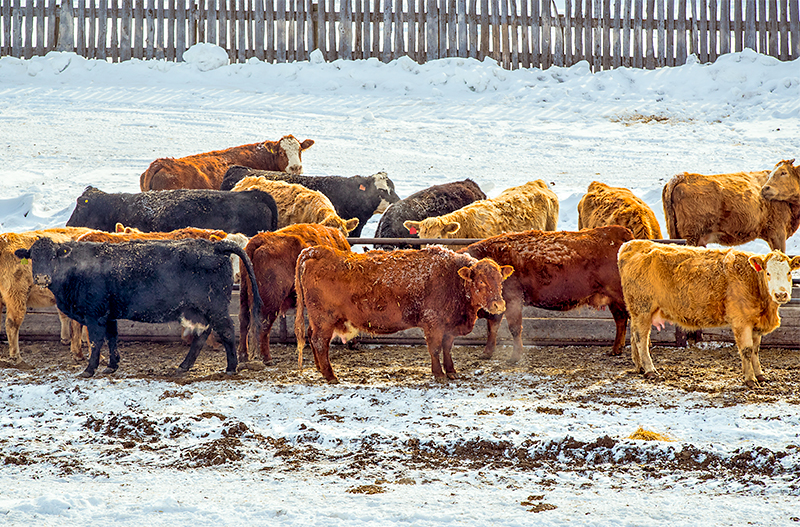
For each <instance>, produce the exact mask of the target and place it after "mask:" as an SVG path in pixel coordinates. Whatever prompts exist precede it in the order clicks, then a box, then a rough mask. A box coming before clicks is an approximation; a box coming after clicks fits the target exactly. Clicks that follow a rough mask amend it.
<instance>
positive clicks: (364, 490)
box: [347, 485, 386, 494]
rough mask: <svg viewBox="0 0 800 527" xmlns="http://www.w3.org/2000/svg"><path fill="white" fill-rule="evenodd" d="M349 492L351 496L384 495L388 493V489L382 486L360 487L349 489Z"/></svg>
mask: <svg viewBox="0 0 800 527" xmlns="http://www.w3.org/2000/svg"><path fill="white" fill-rule="evenodd" d="M347 492H349V493H350V494H383V493H384V492H386V488H385V487H381V486H380V485H360V486H358V487H353V488H351V489H347Z"/></svg>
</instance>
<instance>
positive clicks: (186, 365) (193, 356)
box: [176, 326, 236, 374]
mask: <svg viewBox="0 0 800 527" xmlns="http://www.w3.org/2000/svg"><path fill="white" fill-rule="evenodd" d="M210 334H211V326H208V327H207V328H206V329H205V331H203V332H202V333H200V334H199V335H195V337H194V338H193V339H192V344H191V346H189V351H188V352H187V353H186V357H185V358H184V359H183V362H181V363H180V365H179V366H178V371H177V372H176V373H178V374H181V373H186V372H187V371H189V370H190V369H191V368H192V366H194V363H195V361H197V356H198V355H200V350H201V349H202V348H203V345H204V344H205V343H206V340H208V336H209V335H210ZM226 351H227V350H226ZM235 370H236V367H235V366H234V371H235Z"/></svg>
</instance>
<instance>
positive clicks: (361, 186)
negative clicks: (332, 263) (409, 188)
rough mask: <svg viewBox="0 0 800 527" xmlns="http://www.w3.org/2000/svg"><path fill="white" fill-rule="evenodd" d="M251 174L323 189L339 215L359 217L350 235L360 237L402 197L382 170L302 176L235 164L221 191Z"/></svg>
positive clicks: (229, 170)
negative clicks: (376, 216)
mask: <svg viewBox="0 0 800 527" xmlns="http://www.w3.org/2000/svg"><path fill="white" fill-rule="evenodd" d="M247 176H260V177H265V178H267V179H271V180H273V181H286V182H287V183H294V184H296V185H303V186H304V187H306V188H310V189H311V190H316V191H318V192H322V193H323V194H325V196H327V197H328V199H329V200H331V203H333V207H334V208H335V209H336V214H338V215H339V216H340V217H342V218H348V219H349V218H358V227H356V228H355V230H353V231H352V232H351V233H350V234H349V236H352V237H356V238H357V237H359V236H361V230H362V229H363V228H364V225H366V224H367V220H369V219H370V218H371V217H372V215H373V214H381V213H383V211H385V210H386V207H388V206H389V205H391V204H392V203H394V202H396V201H398V200H399V199H400V196H398V195H397V193H396V192H395V191H394V183H392V180H391V179H389V178H388V177H387V176H386V172H378V173H377V174H373V175H371V176H369V177H363V176H353V177H343V176H302V175H294V174H287V173H285V172H269V171H266V170H255V169H253V168H248V167H243V166H240V165H235V166H232V167H230V168H229V169H228V171H227V172H226V173H225V178H224V179H223V180H222V185H221V186H220V190H230V189H232V188H233V187H234V186H235V185H236V183H238V182H239V181H241V180H242V178H244V177H247Z"/></svg>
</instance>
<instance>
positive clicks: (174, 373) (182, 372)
mask: <svg viewBox="0 0 800 527" xmlns="http://www.w3.org/2000/svg"><path fill="white" fill-rule="evenodd" d="M187 373H189V370H184V369H183V368H175V369H174V370H172V373H170V377H183V376H184V375H186V374H187Z"/></svg>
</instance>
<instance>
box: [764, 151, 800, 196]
mask: <svg viewBox="0 0 800 527" xmlns="http://www.w3.org/2000/svg"><path fill="white" fill-rule="evenodd" d="M792 163H794V159H789V160H784V161H781V162H780V163H778V164H777V165H775V169H774V170H773V171H772V172H771V173H770V175H769V179H768V180H767V182H766V183H764V186H763V187H761V195H762V196H763V197H764V199H771V200H774V201H791V202H793V203H797V202H800V167H796V166H793V165H792Z"/></svg>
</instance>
